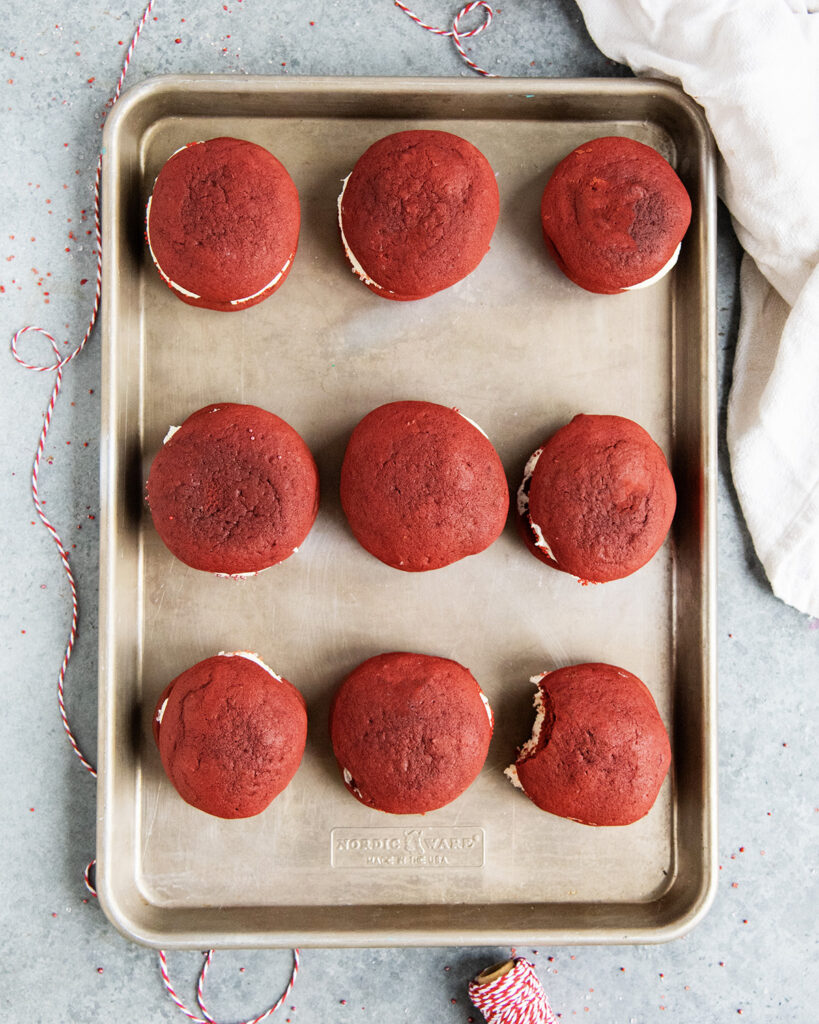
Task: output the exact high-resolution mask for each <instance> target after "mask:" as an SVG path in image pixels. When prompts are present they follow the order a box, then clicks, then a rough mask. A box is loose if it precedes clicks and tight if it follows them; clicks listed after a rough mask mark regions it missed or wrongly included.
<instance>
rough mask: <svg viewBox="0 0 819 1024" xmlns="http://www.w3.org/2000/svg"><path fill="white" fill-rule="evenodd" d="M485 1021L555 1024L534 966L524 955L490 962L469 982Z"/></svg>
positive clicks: (470, 995)
mask: <svg viewBox="0 0 819 1024" xmlns="http://www.w3.org/2000/svg"><path fill="white" fill-rule="evenodd" d="M469 998H470V999H471V1000H472V1002H473V1003H474V1004H475V1006H476V1007H477V1008H478V1009H479V1010H480V1011H481V1013H482V1014H483V1015H484V1017H485V1018H486V1021H487V1024H557V1022H556V1020H555V1015H554V1013H553V1012H552V1008H551V1006H550V1005H549V1000H548V999H547V998H546V993H545V991H544V990H543V986H542V985H541V983H540V979H539V978H538V976H537V974H536V973H535V968H534V966H533V965H532V964H531V963H530V962H529V961H528V960H526V959H525V958H524V957H522V956H519V957H515V958H514V959H513V960H504V961H503V963H499V964H493V965H492V966H491V967H487V968H486V969H485V970H483V971H481V973H480V974H479V975H478V976H477V977H476V978H475V979H474V980H473V981H471V982H470V983H469Z"/></svg>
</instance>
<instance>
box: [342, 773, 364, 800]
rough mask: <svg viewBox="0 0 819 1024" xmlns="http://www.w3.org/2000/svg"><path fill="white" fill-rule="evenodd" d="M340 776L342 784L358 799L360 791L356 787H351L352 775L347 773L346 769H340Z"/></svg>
mask: <svg viewBox="0 0 819 1024" xmlns="http://www.w3.org/2000/svg"><path fill="white" fill-rule="evenodd" d="M341 774H342V776H343V778H344V784H345V785H346V786H349V788H350V789H351V790H352V791H353V792H354V793H355V795H356V796H357V797H359V798H360V797H361V790H360V789H359V788H358V786H355V785H353V777H352V775H351V774H350V773H349V772H348V771H347V769H346V768H342V769H341Z"/></svg>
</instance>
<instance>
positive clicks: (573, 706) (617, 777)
mask: <svg viewBox="0 0 819 1024" xmlns="http://www.w3.org/2000/svg"><path fill="white" fill-rule="evenodd" d="M532 682H533V683H535V684H536V685H537V693H536V694H535V700H534V704H535V710H536V712H537V714H536V717H535V724H534V728H533V730H532V737H531V739H530V740H528V741H527V742H526V743H524V745H523V746H522V747H521V748H520V750H519V752H518V757H517V760H516V761H515V763H514V764H513V765H512V766H510V767H509V768H507V769H506V774H507V775H508V776H509V778H510V780H511V782H512V783H513V784H514V785H516V786H518V787H519V788H520V789H522V790H523V791H524V793H525V794H526V795H527V796H528V797H529V799H530V800H531V801H532V802H533V803H535V804H536V805H537V806H538V807H540V808H541V810H544V811H549V812H550V813H551V814H557V815H559V816H560V817H561V818H571V819H573V820H574V821H579V822H580V823H581V824H583V825H630V824H631V823H632V822H634V821H637V820H639V819H640V818H642V817H643V816H644V815H646V814H648V812H649V811H650V810H651V808H652V806H653V804H654V801H655V800H656V798H657V794H658V793H659V791H660V787H661V786H662V784H663V779H665V776H666V773H667V772H668V766H669V765H670V763H671V747H670V745H669V742H668V734H667V733H666V731H665V726H664V725H663V722H662V719H661V718H660V714H659V712H658V711H657V705H656V704H655V703H654V698H653V697H652V696H651V693H650V692H649V690H648V688H647V687H646V685H645V684H644V683H642V682H641V681H640V680H639V679H638V678H637V676H634V675H632V674H631V672H626V671H625V669H622V668H616V667H615V666H614V665H604V664H589V665H570V666H569V667H568V668H562V669H558V670H557V671H556V672H544V673H543V675H540V676H535V677H534V678H533V679H532Z"/></svg>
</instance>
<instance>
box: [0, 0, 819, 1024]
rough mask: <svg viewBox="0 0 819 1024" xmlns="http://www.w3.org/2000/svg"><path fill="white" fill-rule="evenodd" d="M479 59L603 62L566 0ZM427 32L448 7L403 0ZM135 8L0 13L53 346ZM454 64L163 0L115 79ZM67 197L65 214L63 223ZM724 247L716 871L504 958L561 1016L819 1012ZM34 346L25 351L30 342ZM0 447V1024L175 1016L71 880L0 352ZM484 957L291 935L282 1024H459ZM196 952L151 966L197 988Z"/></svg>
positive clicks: (74, 408)
mask: <svg viewBox="0 0 819 1024" xmlns="http://www.w3.org/2000/svg"><path fill="white" fill-rule="evenodd" d="M499 8H500V9H499V10H498V12H497V18H496V20H495V22H494V24H493V26H492V28H491V29H490V31H489V32H488V33H486V34H485V35H482V36H480V37H478V38H477V39H476V40H474V42H473V43H472V44H471V51H472V53H473V55H474V57H475V59H476V60H477V61H478V62H479V63H482V64H483V65H484V66H485V67H486V68H488V69H489V70H491V71H494V72H497V73H500V74H505V75H511V76H532V77H536V76H578V77H579V76H623V75H628V74H629V71H628V70H627V69H625V68H622V67H620V66H618V65H615V64H613V63H612V62H611V61H609V60H607V59H606V58H605V57H604V56H603V55H602V54H601V53H599V51H598V50H597V49H596V48H595V46H594V45H593V43H592V42H591V40H590V39H589V37H588V35H587V33H586V31H585V29H584V26H583V21H582V18H581V16H580V13H579V10H578V8H577V7H576V6H575V4H574V3H573V2H572V0H500V4H499ZM418 9H419V13H420V14H422V15H423V16H424V17H425V18H427V19H428V20H430V21H433V22H434V23H436V24H440V23H442V22H443V21H445V20H446V19H447V17H450V18H451V16H452V15H453V14H454V13H455V11H456V9H457V5H456V4H452V3H450V2H449V0H418ZM140 11H141V6H140V4H138V3H134V4H122V3H118V2H116V0H114V2H112V3H110V4H103V3H100V2H99V0H82V2H81V0H36V2H33V3H28V4H25V3H15V4H13V5H11V4H10V5H6V7H5V9H4V11H3V18H2V21H0V62H2V65H3V73H2V77H1V78H0V89H1V90H2V104H0V110H2V127H3V131H2V147H0V166H1V167H2V171H1V173H2V189H3V217H2V229H1V231H2V233H1V234H0V256H1V257H2V261H1V262H0V324H1V325H2V335H3V337H4V338H5V339H6V341H9V340H10V338H11V334H12V333H13V331H14V330H15V329H16V328H18V327H20V326H22V325H23V324H29V323H36V324H40V325H42V326H44V327H46V328H48V329H50V330H51V331H52V332H53V333H55V335H56V336H57V337H58V338H59V339H60V341H61V343H62V342H63V340H65V342H66V346H65V347H66V351H68V345H69V344H70V345H71V346H73V345H74V344H75V343H76V341H77V340H78V339H79V337H80V336H81V333H82V330H83V329H84V324H85V322H86V319H87V316H88V312H89V309H90V304H91V296H92V289H93V277H94V264H93V245H92V236H91V234H90V229H91V221H90V214H91V206H92V192H91V184H92V178H93V168H94V162H95V157H96V154H97V151H98V146H99V123H100V117H101V114H102V112H103V109H104V107H105V103H106V100H107V98H108V97H109V95H110V93H111V91H112V89H113V86H114V83H115V81H116V76H117V74H118V72H119V66H120V61H121V59H122V57H123V54H124V51H125V48H126V46H127V44H128V41H129V39H130V36H131V33H132V31H133V26H134V24H135V21H136V19H137V17H138V16H139V14H140ZM209 71H210V72H217V71H218V72H228V73H235V74H244V73H252V74H271V75H285V74H286V75H298V74H331V75H333V74H335V75H343V74H364V75H366V74H383V75H396V74H401V75H407V74H408V75H464V74H470V72H467V71H466V69H465V66H464V65H463V64H462V62H461V61H460V59H459V58H458V57H457V54H456V53H455V51H454V49H453V47H452V46H451V44H450V43H449V42H448V41H446V40H444V39H439V38H436V37H434V36H432V35H430V34H428V33H426V32H423V31H421V30H420V29H419V28H417V27H416V26H414V25H413V24H412V23H411V22H410V21H409V20H408V19H407V18H406V16H405V15H403V14H402V13H401V12H400V11H398V10H397V9H395V8H394V7H393V6H392V4H391V3H390V2H389V0H378V2H368V0H346V2H342V0H323V2H322V0H278V2H277V3H262V2H261V0H244V2H241V0H226V2H225V3H224V4H223V3H222V2H219V0H208V2H205V3H192V2H190V0H187V2H176V0H158V2H157V5H156V10H155V18H154V19H152V20H151V21H150V22H149V23H148V26H147V28H146V31H145V34H144V36H143V39H142V41H141V42H140V44H139V46H138V48H137V51H136V56H135V58H134V61H133V64H132V67H131V71H130V73H129V83H130V84H135V83H136V82H139V81H141V80H142V79H143V78H145V77H147V76H150V75H155V74H159V73H164V72H209ZM83 211H84V212H83ZM738 260H739V247H738V245H737V242H736V240H735V238H734V235H733V233H732V230H731V227H730V221H729V218H728V216H727V214H726V212H725V210H724V209H723V208H720V219H719V345H720V353H719V356H720V385H719V387H720V403H721V416H720V492H719V530H720V548H719V555H720V563H719V630H718V636H719V671H720V701H719V714H720V731H719V745H720V755H719V756H720V774H719V781H720V841H719V859H720V865H721V871H720V886H719V893H718V895H717V898H716V902H715V904H714V906H713V909H712V910H711V912H710V914H709V915H708V917H707V918H706V919H705V920H704V922H703V923H702V924H700V925H699V927H697V928H696V929H695V930H694V931H693V932H692V933H691V934H689V935H688V936H687V937H686V938H684V939H681V940H679V941H677V942H674V943H671V944H669V945H665V946H654V947H652V946H643V947H619V948H618V947H614V948H575V949H571V948H565V947H563V948H541V949H538V950H537V951H533V950H528V949H527V950H521V952H523V953H526V954H527V955H529V956H531V958H532V959H533V960H534V962H535V964H536V966H537V969H538V972H539V974H540V977H541V978H542V980H543V982H544V984H545V986H546V988H547V991H548V993H549V997H550V999H551V1002H552V1004H553V1006H554V1008H555V1010H556V1011H558V1013H559V1014H560V1015H561V1016H562V1019H564V1020H565V1019H567V1018H572V1017H575V1016H576V1017H578V1018H581V1019H585V1020H588V1021H590V1022H591V1021H600V1022H606V1024H609V1022H624V1024H625V1022H628V1024H636V1022H655V1021H658V1020H670V1021H675V1022H681V1024H682V1022H690V1024H694V1022H697V1024H700V1022H703V1021H726V1020H729V1019H734V1018H736V1017H737V1016H738V1015H740V1014H741V1015H742V1017H743V1019H745V1020H750V1021H774V1020H775V1021H796V1022H806V1024H807V1022H813V1021H815V1020H816V1019H817V1009H816V1005H817V1004H816V997H815V992H816V989H817V983H818V982H819V977H818V976H817V967H816V938H817V927H816V918H817V891H816V881H815V864H816V861H817V821H819V814H817V811H819V808H817V806H816V804H817V803H819V794H818V793H817V786H816V782H817V777H816V776H817V773H816V754H815V742H816V741H815V726H816V716H815V711H814V708H815V700H816V697H815V692H816V684H817V681H819V628H817V627H819V621H815V620H814V621H810V620H809V619H808V618H807V617H806V616H804V615H800V614H799V613H797V612H796V611H794V610H793V609H791V608H788V607H786V606H785V605H783V604H782V603H781V602H780V601H778V600H777V599H776V598H774V597H773V596H772V594H771V592H770V589H769V587H768V585H767V583H766V581H765V578H764V575H763V573H762V569H761V567H760V565H759V562H758V561H757V559H756V556H755V555H754V552H753V548H752V546H751V543H750V540H749V537H748V534H747V531H746V530H745V528H744V525H743V523H742V520H741V517H740V514H739V510H738V506H737V501H736V497H735V494H734V492H733V489H732V486H731V481H730V476H729V472H728V459H727V453H726V450H725V444H724V432H725V414H724V409H725V399H726V396H727V393H728V388H729V386H730V377H731V361H732V357H733V347H734V343H735V338H736V329H737V320H738V300H737V271H738ZM26 352H27V353H28V354H30V355H31V356H32V358H41V359H45V358H47V357H48V356H49V352H48V350H47V346H46V345H45V343H42V344H40V342H38V341H36V340H34V341H29V343H27V347H26ZM2 358H3V359H4V360H5V362H4V363H3V366H4V369H3V372H2V373H0V387H2V396H3V397H2V402H0V417H2V430H0V444H2V448H3V460H2V472H3V489H2V499H1V500H2V517H1V519H0V522H1V524H2V530H3V552H4V557H3V563H4V574H3V575H4V580H5V587H4V598H3V602H2V626H3V697H4V708H3V714H2V715H0V729H2V749H3V751H4V755H5V756H4V757H3V759H2V762H0V773H1V774H0V778H2V784H0V801H2V804H0V806H1V807H2V810H1V811H0V813H1V814H2V822H3V827H2V832H0V835H2V839H0V850H2V856H0V863H2V867H3V875H4V884H3V890H2V898H1V899H0V913H1V914H2V921H3V929H2V940H1V941H2V959H0V1018H2V1020H3V1021H9V1022H15V1024H16V1022H35V1021H44V1022H45V1021H47V1022H64V1021H65V1022H68V1021H70V1022H97V1021H100V1022H103V1021H105V1022H108V1021H113V1020H139V1021H141V1022H148V1021H152V1022H153V1021H165V1020H168V1021H172V1020H184V1018H183V1017H182V1016H181V1015H180V1014H179V1013H178V1011H177V1010H176V1009H174V1007H173V1006H172V1005H171V1003H170V1002H169V1000H168V998H167V996H166V995H165V992H164V990H163V988H162V985H161V982H160V978H159V972H158V969H157V959H156V955H155V953H153V952H151V951H149V950H146V949H143V948H140V947H138V946H135V945H132V944H130V943H129V942H127V941H126V940H125V939H123V938H121V937H120V936H119V934H118V933H117V932H116V931H115V930H114V929H113V927H111V926H110V925H109V924H108V923H107V921H106V920H105V918H104V917H103V915H102V914H101V912H100V910H99V908H98V907H97V906H96V905H95V901H94V900H93V899H89V900H88V901H86V900H85V897H86V895H87V894H86V892H85V889H84V887H83V885H82V881H81V872H82V869H83V867H84V866H85V864H86V862H87V861H88V859H89V858H90V857H91V856H92V855H93V851H94V826H95V812H94V783H93V780H92V779H91V778H90V777H88V776H87V775H86V773H85V772H84V771H83V770H82V769H81V768H80V766H79V765H78V763H77V762H76V760H75V758H74V756H73V755H72V754H71V752H70V750H69V748H68V745H67V743H66V742H65V738H64V736H63V734H62V728H61V725H60V722H59V719H58V715H57V707H56V701H55V693H54V690H55V675H56V671H57V668H58V666H59V661H60V656H61V653H62V649H63V647H64V644H65V638H66V630H67V625H68V619H69V610H70V603H69V595H68V590H67V586H66V583H65V581H64V577H63V575H62V572H61V569H60V566H59V562H58V559H57V555H56V551H55V549H54V548H53V545H52V542H51V541H50V539H49V538H48V536H47V535H46V533H45V531H44V530H43V529H42V528H41V527H40V526H39V525H33V522H32V521H33V519H34V511H33V508H32V506H31V500H30V496H29V490H28V478H29V472H30V462H31V457H32V455H33V452H34V447H35V444H36V440H37V433H38V430H39V426H40V422H41V417H42V412H43V409H44V408H45V404H46V401H47V398H48V393H49V389H50V387H51V378H50V375H42V374H34V373H30V372H26V371H24V370H22V369H21V368H19V367H18V366H17V365H16V364H15V363H14V362H13V361H12V358H11V356H10V355H9V354H8V353H6V355H4V356H3V357H2ZM99 369H100V364H99V346H98V344H97V343H96V339H92V341H91V344H90V345H89V347H88V349H87V350H86V352H85V353H84V354H83V355H82V356H81V357H80V358H79V359H78V360H77V361H76V362H75V363H74V364H72V366H71V367H70V368H69V370H68V371H67V372H66V377H65V385H64V389H63V397H62V399H61V402H60V405H59V406H58V410H57V414H56V418H55V422H54V428H53V433H52V435H51V439H50V442H49V445H48V449H47V456H48V463H49V464H48V465H46V466H45V467H44V473H43V481H42V489H43V493H44V496H45V499H46V502H47V505H46V507H47V510H48V511H49V512H50V513H51V514H52V515H53V517H54V520H55V522H56V524H57V526H58V528H59V529H60V530H62V531H63V536H64V537H65V538H67V540H68V542H69V544H70V545H71V546H72V554H73V557H74V565H75V569H76V573H77V577H78V580H79V591H80V600H81V603H82V630H81V635H80V640H79V643H78V645H77V648H76V655H75V658H74V661H73V662H72V666H71V670H70V677H69V683H68V704H69V708H70V712H71V715H72V719H73V721H74V723H75V726H76V732H77V735H78V737H79V739H80V742H81V744H82V746H83V747H84V748H85V749H86V750H88V751H89V752H91V753H93V751H94V747H95V739H96V737H95V729H96V721H95V716H96V667H97V666H96V645H97V625H96V619H97V607H96V602H97V583H96V575H97V552H98V523H97V519H96V518H95V517H96V515H97V510H98V500H99V497H98V480H97V464H98V456H99V447H98V435H99ZM507 953H508V951H507V950H505V949H469V948H464V949H454V948H447V949H426V950H414V949H379V950H363V951H341V950H332V949H326V950H308V951H306V952H305V954H304V959H303V969H302V974H301V977H300V978H299V981H298V984H297V987H296V989H295V991H294V993H293V996H292V998H291V999H290V1000H289V1001H288V1008H286V1009H285V1010H284V1011H283V1012H280V1014H279V1015H278V1018H277V1019H279V1020H282V1021H284V1020H285V1019H289V1020H290V1021H291V1022H292V1024H298V1022H303V1024H311V1022H333V1024H335V1022H344V1021H358V1022H361V1024H367V1022H379V1024H381V1022H385V1021H398V1020H413V1021H418V1022H421V1024H427V1022H429V1024H433V1022H434V1024H445V1022H466V1021H468V1020H469V1019H470V1018H473V1017H474V1018H476V1019H477V1018H478V1016H479V1015H478V1014H477V1013H476V1011H474V1010H473V1009H472V1008H471V1006H470V1004H469V1001H468V999H467V996H466V984H467V981H468V979H469V978H470V976H472V975H473V974H474V973H475V972H476V970H478V969H480V968H481V967H483V966H485V965H486V964H488V963H490V962H492V961H494V960H497V959H499V958H502V957H504V956H505V955H506V954H507ZM200 962H201V958H200V956H199V955H198V954H194V953H177V954H172V955H171V956H170V967H171V970H172V972H173V976H174V977H175V979H176V980H177V983H178V987H179V990H180V992H181V994H182V995H183V996H184V997H185V998H186V999H192V997H193V985H194V978H195V975H196V972H197V970H198V966H199V964H200ZM289 965H290V955H289V953H287V952H283V951H281V952H231V953H221V954H219V955H218V956H217V959H216V961H215V966H214V968H213V972H212V976H211V977H212V982H211V988H210V992H211V999H210V1004H211V1009H212V1011H213V1012H214V1013H215V1014H216V1015H217V1017H218V1018H219V1019H221V1020H237V1019H240V1018H243V1017H246V1016H252V1015H253V1014H254V1013H258V1012H260V1010H261V1009H262V1008H263V1007H264V1006H266V1005H267V1003H268V1002H269V1001H270V1000H271V999H272V997H273V996H275V995H276V994H278V991H279V990H280V988H281V986H282V985H283V983H284V982H285V980H286V978H287V975H288V971H289Z"/></svg>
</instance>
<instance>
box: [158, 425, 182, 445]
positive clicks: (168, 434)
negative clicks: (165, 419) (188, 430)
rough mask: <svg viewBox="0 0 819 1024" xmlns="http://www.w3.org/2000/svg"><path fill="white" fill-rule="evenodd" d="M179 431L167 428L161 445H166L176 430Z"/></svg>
mask: <svg viewBox="0 0 819 1024" xmlns="http://www.w3.org/2000/svg"><path fill="white" fill-rule="evenodd" d="M179 429H180V428H179V427H168V433H167V434H166V435H165V438H164V440H163V441H162V443H163V444H167V443H168V441H170V439H171V438H172V437H173V435H174V434H175V433H176V432H177V430H179Z"/></svg>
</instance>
